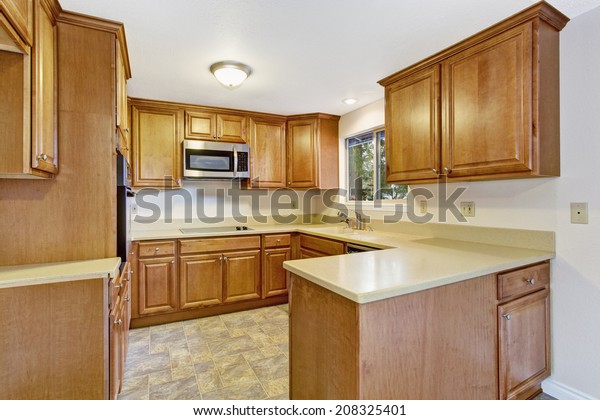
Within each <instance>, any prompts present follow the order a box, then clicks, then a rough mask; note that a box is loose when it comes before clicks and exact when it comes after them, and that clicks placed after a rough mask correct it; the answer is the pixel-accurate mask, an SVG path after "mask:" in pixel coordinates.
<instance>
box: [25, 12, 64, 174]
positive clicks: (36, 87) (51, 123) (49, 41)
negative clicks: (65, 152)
mask: <svg viewBox="0 0 600 420" xmlns="http://www.w3.org/2000/svg"><path fill="white" fill-rule="evenodd" d="M56 40H57V37H56V20H55V18H54V16H53V14H52V11H51V10H50V8H49V6H48V5H47V3H46V1H45V0H36V1H35V43H34V45H33V66H32V70H33V74H32V76H33V77H32V80H33V91H32V101H31V102H32V113H31V114H32V130H31V167H32V168H34V169H38V170H41V171H44V172H48V173H51V174H56V173H57V172H58V134H57V126H58V125H57V94H56V90H57V89H56V87H57V83H56V80H57V66H56V57H57V56H56Z"/></svg>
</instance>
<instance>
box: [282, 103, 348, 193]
mask: <svg viewBox="0 0 600 420" xmlns="http://www.w3.org/2000/svg"><path fill="white" fill-rule="evenodd" d="M338 121H339V117H338V116H335V115H327V114H306V115H295V116H293V117H288V124H287V129H288V131H287V165H288V166H287V168H288V170H287V186H288V187H290V188H320V189H327V188H337V187H338V186H339V171H338V168H339V165H338V161H339V156H338V153H339V152H338V150H339V138H338Z"/></svg>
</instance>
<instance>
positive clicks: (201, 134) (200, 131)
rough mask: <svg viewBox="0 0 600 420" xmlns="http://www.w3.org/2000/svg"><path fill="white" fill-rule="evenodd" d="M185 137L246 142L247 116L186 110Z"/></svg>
mask: <svg viewBox="0 0 600 420" xmlns="http://www.w3.org/2000/svg"><path fill="white" fill-rule="evenodd" d="M185 138H186V139H194V140H212V141H224V142H229V143H246V141H247V116H246V115H242V114H227V113H216V112H211V111H186V112H185Z"/></svg>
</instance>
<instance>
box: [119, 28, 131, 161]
mask: <svg viewBox="0 0 600 420" xmlns="http://www.w3.org/2000/svg"><path fill="white" fill-rule="evenodd" d="M122 36H125V35H122ZM116 41H117V44H116V48H115V62H116V72H117V74H116V78H117V88H116V90H115V92H116V95H117V97H116V104H117V112H116V122H117V149H118V150H119V152H120V153H121V154H122V155H123V156H125V159H126V160H127V162H128V163H129V164H131V132H130V128H129V105H128V103H127V80H128V79H129V78H130V77H131V70H130V67H129V59H128V58H127V57H128V56H127V51H126V50H125V51H124V49H123V47H122V44H121V42H120V40H119V38H117V40H116Z"/></svg>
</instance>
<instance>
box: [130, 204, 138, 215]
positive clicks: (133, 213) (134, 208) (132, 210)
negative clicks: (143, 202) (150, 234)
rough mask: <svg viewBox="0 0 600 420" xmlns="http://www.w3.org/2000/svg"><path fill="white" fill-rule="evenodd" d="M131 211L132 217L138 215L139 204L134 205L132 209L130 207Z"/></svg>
mask: <svg viewBox="0 0 600 420" xmlns="http://www.w3.org/2000/svg"><path fill="white" fill-rule="evenodd" d="M129 210H130V212H131V214H132V215H136V214H137V213H138V206H137V204H132V205H131V207H129Z"/></svg>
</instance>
